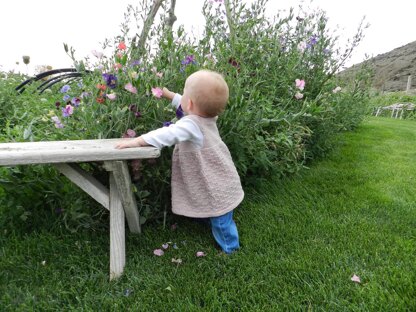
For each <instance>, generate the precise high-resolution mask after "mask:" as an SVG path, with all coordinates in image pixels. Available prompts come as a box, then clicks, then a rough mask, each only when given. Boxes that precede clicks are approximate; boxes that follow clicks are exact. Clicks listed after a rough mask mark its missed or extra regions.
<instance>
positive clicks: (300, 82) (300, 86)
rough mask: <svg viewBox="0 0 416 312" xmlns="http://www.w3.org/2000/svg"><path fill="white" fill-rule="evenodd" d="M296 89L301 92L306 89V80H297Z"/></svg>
mask: <svg viewBox="0 0 416 312" xmlns="http://www.w3.org/2000/svg"><path fill="white" fill-rule="evenodd" d="M295 85H296V88H298V89H299V90H300V91H302V90H303V89H304V88H305V80H303V79H302V80H301V79H296V80H295Z"/></svg>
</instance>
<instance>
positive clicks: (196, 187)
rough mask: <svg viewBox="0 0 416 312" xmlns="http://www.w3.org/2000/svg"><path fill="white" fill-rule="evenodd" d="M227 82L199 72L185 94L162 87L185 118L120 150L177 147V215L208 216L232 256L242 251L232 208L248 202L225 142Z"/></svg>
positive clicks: (191, 78) (174, 196)
mask: <svg viewBox="0 0 416 312" xmlns="http://www.w3.org/2000/svg"><path fill="white" fill-rule="evenodd" d="M228 93H229V91H228V86H227V83H226V82H225V80H224V78H223V77H222V76H221V75H220V74H218V73H216V72H212V71H208V70H200V71H198V72H195V73H194V74H192V75H190V76H189V77H188V78H187V79H186V82H185V88H184V90H183V95H182V96H181V95H179V94H175V93H173V92H171V91H169V90H168V89H166V88H163V95H162V96H163V97H164V98H167V99H169V100H172V105H173V106H174V107H175V108H178V107H179V106H181V108H182V110H183V112H184V113H185V116H184V117H183V118H181V119H180V120H178V121H177V122H176V123H174V124H171V125H170V126H169V127H162V128H159V129H157V130H153V131H150V132H148V133H146V134H143V135H141V136H139V137H137V138H134V139H123V140H121V141H120V142H119V143H118V144H117V145H116V148H126V147H138V146H149V145H151V146H154V147H157V148H162V147H164V146H172V145H175V149H174V151H173V155H172V183H171V184H172V185H171V187H172V212H173V213H175V214H178V215H183V216H187V217H192V218H209V220H210V223H211V229H212V234H213V236H214V238H215V240H216V242H217V243H218V244H219V246H220V247H221V249H222V250H223V251H224V252H225V253H227V254H230V253H232V252H233V251H235V250H237V249H238V248H239V247H240V243H239V238H238V231H237V226H236V224H235V222H234V220H233V210H234V208H236V207H237V206H238V205H239V204H240V203H241V201H242V200H243V198H244V192H243V189H242V187H241V182H240V177H239V176H238V173H237V170H236V168H235V166H234V163H233V161H232V158H231V155H230V152H229V150H228V148H227V146H226V145H225V143H224V142H223V141H222V139H221V137H220V135H219V132H218V128H217V124H216V121H217V116H218V115H219V114H220V113H221V112H222V111H223V110H224V108H225V106H226V103H227V101H228Z"/></svg>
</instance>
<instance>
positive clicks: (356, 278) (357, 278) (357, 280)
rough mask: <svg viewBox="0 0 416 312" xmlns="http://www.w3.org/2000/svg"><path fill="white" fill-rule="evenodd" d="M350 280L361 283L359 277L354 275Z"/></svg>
mask: <svg viewBox="0 0 416 312" xmlns="http://www.w3.org/2000/svg"><path fill="white" fill-rule="evenodd" d="M351 280H352V281H353V282H355V283H361V279H360V277H359V276H357V275H355V274H354V275H353V276H352V277H351Z"/></svg>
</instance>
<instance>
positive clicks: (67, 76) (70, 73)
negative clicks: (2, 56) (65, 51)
mask: <svg viewBox="0 0 416 312" xmlns="http://www.w3.org/2000/svg"><path fill="white" fill-rule="evenodd" d="M84 73H90V71H85V72H84ZM84 73H80V72H78V71H77V70H76V69H75V68H61V69H53V70H49V71H46V72H43V73H40V74H38V75H35V76H34V77H32V78H29V79H27V80H25V81H23V82H22V83H21V84H20V85H18V86H17V87H16V88H15V90H16V91H18V92H19V93H22V92H23V91H25V86H26V85H28V84H31V83H32V82H35V81H38V80H41V79H44V78H47V77H49V76H52V77H51V78H49V79H47V80H46V81H45V82H43V83H42V84H41V85H40V86H38V87H37V88H36V90H38V91H39V93H41V94H42V93H43V91H45V90H46V89H48V88H50V87H52V86H53V85H54V84H56V83H58V82H60V81H62V80H66V81H67V82H69V81H71V80H75V79H79V78H81V77H82V76H83V75H84Z"/></svg>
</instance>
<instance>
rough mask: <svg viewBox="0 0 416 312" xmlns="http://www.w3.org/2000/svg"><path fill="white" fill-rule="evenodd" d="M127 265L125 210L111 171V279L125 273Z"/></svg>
mask: <svg viewBox="0 0 416 312" xmlns="http://www.w3.org/2000/svg"><path fill="white" fill-rule="evenodd" d="M125 265H126V245H125V227H124V210H123V206H122V204H121V200H120V196H119V193H118V190H117V184H116V182H115V179H114V176H113V174H112V173H111V172H110V280H113V279H116V278H118V277H120V276H121V275H122V274H123V270H124V266H125Z"/></svg>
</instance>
